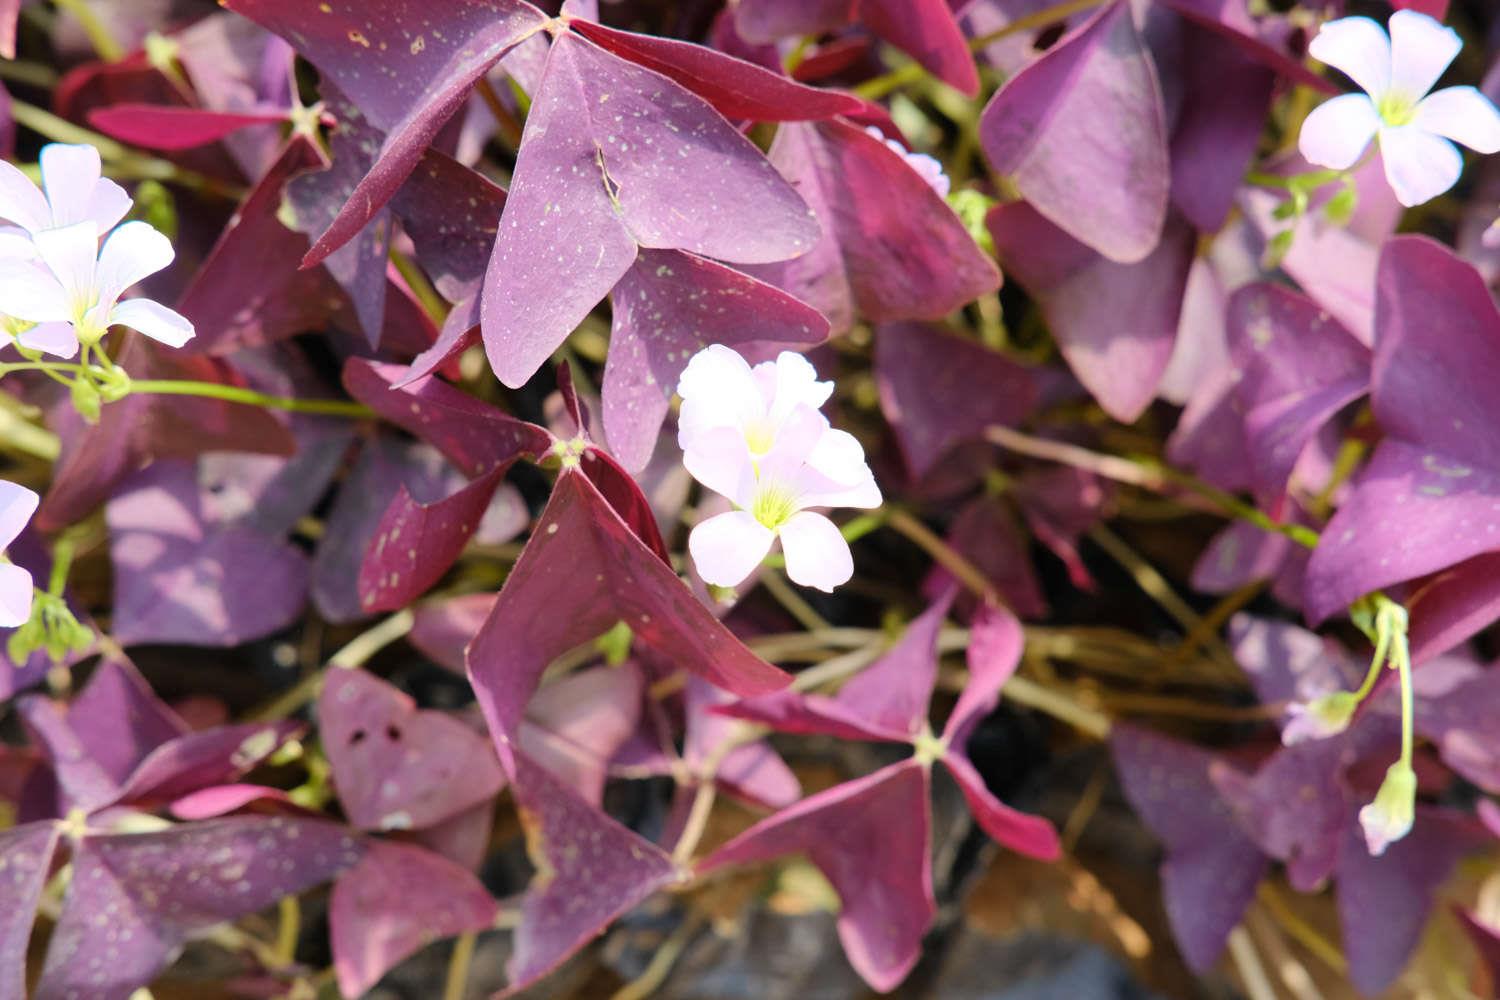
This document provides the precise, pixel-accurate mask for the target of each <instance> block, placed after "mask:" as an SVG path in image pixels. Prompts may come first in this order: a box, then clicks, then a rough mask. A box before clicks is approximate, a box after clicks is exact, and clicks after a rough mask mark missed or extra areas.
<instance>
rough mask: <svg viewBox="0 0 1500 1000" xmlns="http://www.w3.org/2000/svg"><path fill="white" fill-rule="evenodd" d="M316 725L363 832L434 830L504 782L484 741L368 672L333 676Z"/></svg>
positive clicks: (326, 686) (348, 812)
mask: <svg viewBox="0 0 1500 1000" xmlns="http://www.w3.org/2000/svg"><path fill="white" fill-rule="evenodd" d="M318 723H319V725H320V727H321V729H322V733H323V751H324V753H326V754H327V755H328V763H329V764H330V765H331V766H332V768H333V780H334V784H335V786H336V787H337V789H338V793H339V801H340V802H341V803H343V806H344V812H345V814H346V815H347V816H348V817H349V821H350V822H351V823H352V824H354V825H355V826H357V827H360V828H361V829H366V830H408V829H417V828H421V827H427V826H432V825H433V824H434V823H437V822H439V821H441V820H444V819H447V818H449V817H451V816H454V815H456V814H458V813H460V812H462V811H464V810H465V809H468V808H469V807H470V806H473V805H475V804H477V803H479V802H482V801H485V800H487V799H490V798H493V797H494V795H495V794H496V793H497V792H499V791H500V788H501V787H502V786H503V785H504V783H505V776H504V775H503V774H502V773H501V772H500V767H499V764H498V763H497V762H496V760H495V755H494V753H493V752H491V750H490V748H489V745H488V742H487V741H486V740H485V738H484V737H483V735H481V734H479V733H476V732H475V731H474V730H473V729H471V728H469V727H468V726H467V725H465V724H464V723H462V722H460V721H459V720H458V719H455V718H453V717H452V716H449V715H445V714H444V713H442V712H438V711H432V710H428V709H419V708H417V706H416V703H415V702H414V701H412V699H411V698H410V697H408V696H407V695H405V694H403V693H402V692H401V691H398V690H397V689H396V688H394V687H392V686H391V685H389V684H387V683H385V682H384V681H382V680H380V679H378V678H376V677H372V676H371V675H370V674H368V673H366V672H365V671H363V670H347V669H342V670H330V671H329V672H328V679H327V681H325V682H324V685H323V693H322V694H321V695H319V697H318Z"/></svg>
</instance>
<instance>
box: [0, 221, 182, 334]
mask: <svg viewBox="0 0 1500 1000" xmlns="http://www.w3.org/2000/svg"><path fill="white" fill-rule="evenodd" d="M32 240H33V242H34V244H35V246H36V251H37V259H35V260H25V259H12V260H9V261H0V312H3V313H5V314H6V315H8V316H13V317H15V318H16V319H20V320H24V321H26V322H29V323H35V324H36V325H35V326H33V327H31V328H30V329H28V330H24V331H22V332H21V333H20V334H18V336H17V339H18V340H19V341H20V343H21V344H22V345H23V346H25V347H29V348H31V349H33V350H40V351H46V352H47V353H49V354H55V355H57V356H59V357H64V358H70V357H72V356H73V355H74V354H76V353H77V351H78V345H79V343H80V342H81V343H84V344H90V345H92V344H96V343H98V342H99V340H100V338H102V337H103V336H104V335H105V333H107V332H108V331H109V328H110V327H111V326H114V325H115V324H119V325H121V326H128V327H131V328H132V329H135V330H139V331H140V332H141V333H144V334H145V335H146V336H148V337H151V338H152V339H154V340H159V341H161V342H162V343H164V344H168V345H170V346H172V347H181V346H182V345H183V344H185V343H187V342H188V340H190V339H191V338H192V336H193V325H192V323H190V322H188V320H187V319H186V318H185V317H184V316H181V315H180V314H178V313H177V312H174V311H173V310H171V309H168V308H167V307H166V306H164V305H162V304H161V303H159V302H153V301H152V300H150V299H141V298H136V299H128V300H126V301H123V302H122V301H120V296H121V295H122V294H123V293H124V292H125V291H126V290H127V289H128V288H130V286H131V285H134V284H135V283H136V282H138V281H140V280H141V279H143V278H146V277H148V276H149V275H152V274H155V273H156V272H157V271H160V270H161V269H162V268H164V267H166V266H167V265H168V264H170V263H171V262H172V258H173V256H174V254H173V251H172V244H171V242H170V241H168V239H167V238H166V237H165V236H163V235H162V234H161V233H159V232H157V231H156V230H155V229H153V228H151V226H149V225H147V224H146V223H144V222H127V223H125V224H124V225H123V226H120V227H119V228H117V229H116V230H115V231H114V232H112V233H110V234H109V238H108V239H106V240H105V241H104V245H103V246H102V247H101V246H100V245H99V227H98V225H97V224H96V223H95V222H94V221H93V220H87V221H84V222H78V223H75V224H73V225H70V226H64V227H62V228H60V229H43V230H41V231H39V232H37V233H35V234H34V235H33V236H32Z"/></svg>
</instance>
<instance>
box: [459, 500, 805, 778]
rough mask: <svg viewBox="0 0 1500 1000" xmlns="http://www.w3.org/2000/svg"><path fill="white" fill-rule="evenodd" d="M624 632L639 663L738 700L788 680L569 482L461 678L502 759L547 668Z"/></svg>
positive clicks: (551, 504)
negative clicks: (697, 680)
mask: <svg viewBox="0 0 1500 1000" xmlns="http://www.w3.org/2000/svg"><path fill="white" fill-rule="evenodd" d="M621 621H624V622H625V623H626V624H628V625H629V626H630V628H631V631H632V637H633V647H632V648H633V650H634V652H635V654H636V655H637V656H640V657H642V658H643V659H645V660H647V661H648V662H650V663H652V664H653V665H658V666H661V667H664V668H665V667H671V668H678V669H685V670H687V671H688V672H690V673H695V674H698V675H699V676H702V677H704V678H705V679H707V680H710V681H712V682H713V683H715V684H717V685H718V686H720V687H723V688H726V689H728V690H730V691H733V692H735V693H736V694H740V695H742V696H748V695H755V694H763V693H765V692H767V691H771V690H775V689H776V688H779V687H782V686H784V685H785V684H786V683H787V682H788V680H789V678H788V677H787V676H786V674H784V673H782V672H781V671H780V670H777V669H776V668H775V667H772V666H771V665H770V664H768V663H766V662H765V661H764V660H761V659H760V658H758V657H757V656H755V655H754V654H753V653H751V652H750V651H749V650H748V649H746V648H745V647H744V645H743V644H741V643H740V641H739V640H738V639H736V638H735V637H734V635H733V634H732V633H730V632H729V630H728V629H726V628H725V627H724V626H723V625H722V624H720V623H719V621H718V620H717V619H716V618H714V617H713V615H712V614H711V613H710V612H709V610H708V609H707V608H705V607H704V606H703V605H702V604H700V603H699V602H698V600H697V598H696V597H694V596H693V593H692V591H690V590H689V589H688V587H687V585H686V584H684V583H683V582H682V581H681V580H680V579H678V578H677V576H676V574H674V573H673V572H672V571H671V569H669V568H668V566H667V565H666V564H665V563H663V562H662V561H661V559H659V558H658V557H657V556H656V555H655V554H654V553H653V552H652V551H651V550H650V549H649V548H647V547H646V546H645V545H644V544H643V543H642V542H641V541H640V540H639V539H638V538H637V537H636V536H635V535H634V534H633V533H632V532H631V530H630V528H629V527H628V526H627V525H626V523H625V522H624V521H623V520H621V519H620V516H619V515H618V514H616V513H615V511H614V510H612V509H611V508H610V506H609V504H608V503H607V502H606V501H605V499H604V497H603V496H601V495H600V493H599V491H598V490H597V489H595V488H594V486H593V485H592V484H590V482H589V480H588V479H587V477H585V476H582V475H579V474H577V473H576V472H567V471H565V472H564V474H563V475H561V476H559V477H558V480H557V485H556V486H555V487H554V488H553V492H552V497H551V499H550V500H549V501H548V503H547V508H546V510H544V511H543V512H542V516H541V519H540V520H539V521H538V522H537V526H536V529H535V530H534V531H533V533H532V536H531V540H530V541H529V542H528V543H527V545H526V548H525V549H524V550H523V551H522V553H521V557H520V558H519V559H518V560H516V565H515V567H514V568H513V569H512V570H511V573H510V576H509V577H508V578H507V579H506V581H505V587H504V589H503V590H501V591H500V597H499V598H498V599H497V600H496V602H495V607H494V610H493V611H492V612H491V614H490V617H489V619H488V620H486V622H485V623H484V627H483V628H481V629H480V631H479V634H478V635H477V636H476V637H475V638H474V641H473V643H471V644H470V646H469V651H468V663H469V676H470V678H471V680H472V681H473V683H474V689H475V692H476V693H477V694H478V696H479V702H480V705H481V706H483V708H484V712H485V717H486V719H487V720H488V722H489V724H490V732H491V734H492V735H493V736H494V738H495V740H496V744H497V745H498V747H499V748H500V752H501V755H502V759H505V758H506V757H508V755H509V754H510V753H511V743H512V741H513V740H514V738H515V734H516V727H517V725H518V724H519V723H520V720H521V716H522V713H523V712H524V710H525V707H526V703H527V702H528V701H529V700H530V699H531V696H532V694H533V693H534V692H535V690H536V686H537V682H538V680H539V679H540V678H541V675H542V672H543V671H544V670H545V669H546V667H547V664H548V663H550V662H551V661H552V659H553V658H554V657H556V656H558V655H559V654H561V653H562V652H564V651H565V650H567V649H571V648H572V647H574V646H577V645H578V644H580V643H582V642H586V641H589V640H592V639H594V638H596V637H598V636H599V635H602V634H603V633H604V632H605V631H606V630H608V629H610V628H612V627H613V626H614V625H615V624H616V623H618V622H621Z"/></svg>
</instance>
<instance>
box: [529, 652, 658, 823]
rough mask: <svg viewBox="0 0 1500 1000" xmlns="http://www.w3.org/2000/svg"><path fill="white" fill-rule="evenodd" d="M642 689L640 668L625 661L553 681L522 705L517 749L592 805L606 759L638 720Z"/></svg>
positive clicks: (599, 791) (601, 787)
mask: <svg viewBox="0 0 1500 1000" xmlns="http://www.w3.org/2000/svg"><path fill="white" fill-rule="evenodd" d="M644 693H645V678H644V677H643V676H642V674H641V671H640V668H638V667H637V666H635V665H634V664H633V663H628V662H627V663H623V664H621V665H620V666H618V667H594V668H591V669H588V670H581V671H579V672H578V673H576V674H571V675H569V676H567V677H564V678H561V679H560V680H557V681H554V682H552V683H551V684H548V685H547V686H545V687H543V688H542V689H541V690H539V691H538V692H537V693H536V696H535V697H533V698H532V699H531V704H530V705H528V706H527V707H526V718H525V719H524V720H522V722H521V729H520V739H519V743H520V749H521V752H522V753H524V754H525V755H526V756H527V757H528V758H530V759H531V760H532V761H533V762H535V763H536V764H537V765H539V766H540V767H542V768H545V769H546V770H547V771H548V772H549V773H550V774H551V775H552V776H553V777H554V778H556V779H557V780H558V781H560V782H562V783H563V784H564V785H567V786H568V788H570V789H572V790H573V791H574V792H576V793H577V794H578V795H579V796H581V797H582V798H583V799H584V801H586V802H588V803H589V804H590V805H592V806H595V807H598V805H599V803H600V801H601V799H602V798H603V796H604V780H605V778H606V776H607V775H606V772H607V770H608V765H609V761H610V759H611V758H613V757H614V755H615V751H617V750H619V749H620V747H621V746H622V745H623V744H624V743H625V741H626V740H628V739H629V738H630V736H631V734H633V733H634V732H635V731H636V729H637V727H638V726H639V724H640V718H641V697H642V695H643V694H644Z"/></svg>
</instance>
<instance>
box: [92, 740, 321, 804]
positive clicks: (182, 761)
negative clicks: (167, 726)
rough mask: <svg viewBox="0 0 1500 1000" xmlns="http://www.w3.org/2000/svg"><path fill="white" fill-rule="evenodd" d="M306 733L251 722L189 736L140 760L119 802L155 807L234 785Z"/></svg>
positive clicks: (168, 744)
mask: <svg viewBox="0 0 1500 1000" xmlns="http://www.w3.org/2000/svg"><path fill="white" fill-rule="evenodd" d="M302 729H303V727H302V725H301V724H300V723H297V722H287V721H282V722H247V723H244V724H242V725H237V726H218V727H215V728H213V729H206V730H203V731H202V732H197V733H186V734H184V735H182V736H179V737H177V738H176V739H173V740H171V741H170V742H167V743H163V744H162V745H161V746H159V747H157V748H156V749H155V750H153V751H152V752H151V753H150V754H148V755H147V756H146V758H145V760H143V761H141V763H140V766H139V767H137V768H136V769H135V771H133V772H132V773H131V775H130V780H129V781H128V782H126V783H125V786H124V787H123V788H122V789H121V790H120V801H122V802H128V803H131V804H133V805H147V804H155V803H158V802H164V801H169V800H172V799H179V798H182V797H183V796H185V795H188V794H190V793H192V792H194V791H197V790H199V789H202V788H205V787H209V786H215V785H222V784H224V783H225V782H230V781H234V780H236V779H238V778H240V777H241V776H243V775H245V774H246V773H248V772H249V771H251V770H253V769H254V768H255V767H256V766H257V765H258V764H260V763H261V762H262V761H264V760H265V759H266V758H268V757H270V756H271V754H273V753H275V752H276V751H277V750H278V749H280V747H281V745H282V744H283V743H285V742H286V741H287V740H288V739H290V738H292V737H293V736H295V735H296V734H298V733H300V732H301V731H302Z"/></svg>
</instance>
